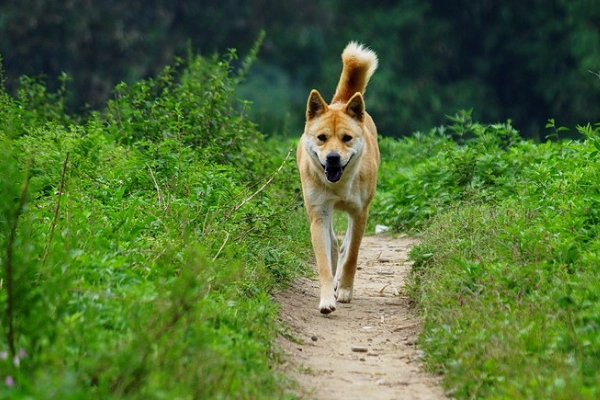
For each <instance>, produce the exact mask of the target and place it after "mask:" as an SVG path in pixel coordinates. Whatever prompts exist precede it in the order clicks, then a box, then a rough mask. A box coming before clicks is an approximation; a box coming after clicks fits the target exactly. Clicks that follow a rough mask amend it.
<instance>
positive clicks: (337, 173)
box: [323, 153, 344, 183]
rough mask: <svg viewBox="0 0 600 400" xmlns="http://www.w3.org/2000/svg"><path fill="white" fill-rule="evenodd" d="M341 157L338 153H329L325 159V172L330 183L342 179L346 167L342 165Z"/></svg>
mask: <svg viewBox="0 0 600 400" xmlns="http://www.w3.org/2000/svg"><path fill="white" fill-rule="evenodd" d="M341 159H342V158H341V157H340V155H339V154H338V153H329V154H327V157H325V165H324V166H323V170H324V171H325V176H326V177H327V180H328V181H329V182H332V183H335V182H337V181H339V180H340V179H342V172H344V166H342V163H341Z"/></svg>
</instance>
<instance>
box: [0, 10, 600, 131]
mask: <svg viewBox="0 0 600 400" xmlns="http://www.w3.org/2000/svg"><path fill="white" fill-rule="evenodd" d="M262 30H264V31H265V34H266V36H265V39H264V41H263V43H262V45H261V48H260V52H259V56H258V61H257V62H255V64H254V65H253V67H252V69H251V72H250V74H249V76H248V79H247V80H246V81H245V83H244V84H242V85H241V86H240V88H239V90H238V94H239V96H240V97H241V98H245V99H249V100H251V101H252V102H253V104H254V105H253V106H252V109H251V114H252V118H253V119H254V120H255V121H256V122H257V123H258V124H259V126H260V128H261V130H262V131H263V132H264V133H266V134H269V135H271V134H282V135H286V136H296V135H299V134H300V133H301V131H302V125H303V115H304V108H305V102H306V98H307V96H308V92H309V91H310V89H312V88H315V89H318V90H319V91H320V92H321V94H322V95H323V96H324V97H325V98H326V99H330V98H331V96H332V95H333V92H334V90H335V85H336V83H337V79H338V77H339V73H340V69H341V64H340V54H341V51H342V49H343V48H344V46H345V45H346V43H347V42H348V41H350V40H356V41H359V42H362V43H364V44H366V45H368V46H369V47H371V48H372V49H373V50H375V52H377V54H378V55H379V58H380V66H379V70H378V71H377V72H376V74H375V75H374V77H373V79H372V81H371V84H370V85H369V89H368V92H367V95H366V101H367V109H368V110H369V112H370V113H371V114H372V115H373V116H374V118H375V120H376V121H377V123H378V128H379V131H380V133H381V134H383V135H386V136H394V137H399V136H404V135H409V134H411V133H412V132H415V131H422V130H429V129H430V128H432V127H433V126H437V125H440V124H442V123H444V122H447V119H446V116H447V115H453V114H455V113H456V112H457V111H458V110H460V109H473V118H474V119H476V120H478V121H480V122H483V123H494V122H505V121H506V120H509V119H510V120H511V121H512V122H513V124H514V126H515V127H516V128H517V129H519V130H520V131H521V133H522V134H523V135H524V136H526V137H531V138H534V139H538V140H543V139H544V138H545V136H546V134H547V129H545V128H544V126H545V124H546V122H547V120H548V119H549V118H554V119H556V123H557V125H564V126H568V127H574V126H575V125H576V124H585V123H588V122H598V121H599V120H600V119H599V118H598V117H599V113H598V110H599V107H598V106H599V105H600V79H599V76H598V73H599V71H600V5H599V4H598V2H597V0H504V1H494V0H455V1H447V0H398V1H391V0H370V1H368V2H366V1H358V0H347V1H341V0H313V1H306V0H304V1H300V0H285V1H282V0H196V1H194V0H20V1H4V2H2V4H1V5H0V55H1V56H2V69H3V70H4V81H5V86H6V87H7V88H8V90H9V91H11V92H14V91H16V90H18V82H19V77H20V76H22V75H28V76H31V77H39V76H41V77H43V79H44V80H45V81H46V83H47V85H48V88H49V90H58V88H59V87H60V85H61V79H60V77H61V76H64V75H63V74H66V76H68V77H69V80H68V83H67V90H68V92H69V94H68V105H69V108H70V110H72V111H73V112H84V111H86V110H89V109H92V110H93V109H100V108H102V107H103V105H104V104H105V102H106V100H107V99H109V98H110V97H111V95H112V90H113V88H114V86H115V85H116V84H117V83H119V82H122V81H124V82H128V83H133V82H135V81H137V80H140V79H144V78H149V77H152V76H154V75H155V74H157V73H158V71H160V70H161V69H162V68H163V67H164V66H165V65H168V64H171V63H172V62H173V61H174V58H175V57H178V56H185V55H186V53H187V52H188V50H192V51H193V52H197V53H200V54H202V55H207V56H209V55H213V54H215V53H218V54H225V53H226V52H227V50H228V49H230V48H235V49H236V50H237V54H238V55H239V57H240V59H241V58H243V57H244V56H245V55H246V54H247V53H248V52H249V50H250V48H251V47H252V46H253V44H254V43H255V42H256V40H257V38H258V37H259V34H260V32H261V31H262Z"/></svg>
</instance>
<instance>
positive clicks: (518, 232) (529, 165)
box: [379, 117, 600, 399]
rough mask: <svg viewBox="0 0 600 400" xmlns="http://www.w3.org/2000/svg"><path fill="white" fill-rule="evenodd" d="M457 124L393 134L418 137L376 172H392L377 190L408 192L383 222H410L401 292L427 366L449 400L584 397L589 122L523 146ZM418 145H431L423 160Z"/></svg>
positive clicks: (595, 131)
mask: <svg viewBox="0 0 600 400" xmlns="http://www.w3.org/2000/svg"><path fill="white" fill-rule="evenodd" d="M461 118H462V117H461ZM461 118H459V117H457V118H456V119H461ZM456 119H455V120H456ZM462 121H463V122H464V124H462V125H460V126H457V125H454V126H451V127H450V128H449V129H447V130H446V131H444V129H440V130H435V131H433V132H432V133H430V134H429V135H425V136H423V137H422V138H421V139H419V138H413V139H406V140H405V141H403V142H401V143H399V144H397V143H393V144H392V146H394V147H395V148H400V149H401V148H403V147H404V148H407V149H411V148H413V147H412V146H415V145H416V143H418V146H419V147H418V148H417V149H414V150H413V151H411V152H410V154H408V155H407V157H408V160H409V161H410V162H414V164H413V165H410V164H406V165H404V164H403V163H399V164H401V166H400V167H399V166H398V165H396V166H394V165H393V163H389V164H388V165H384V167H383V168H382V169H383V171H384V174H390V176H392V177H393V178H394V179H396V181H400V182H402V181H403V182H406V184H404V185H403V186H401V187H394V186H393V185H390V182H394V181H390V182H384V183H383V185H382V186H383V187H384V188H385V189H384V190H387V192H386V193H382V198H383V199H384V200H385V201H390V200H389V199H391V198H392V197H391V195H394V196H398V197H400V196H401V193H402V191H403V190H404V191H405V192H404V193H405V196H409V197H411V198H412V199H413V203H411V204H410V207H411V208H410V209H409V208H407V204H408V203H409V202H408V201H407V200H405V199H403V200H401V201H398V202H397V205H398V208H397V209H392V208H390V210H389V211H387V213H388V217H389V220H392V221H396V219H395V218H402V217H407V218H406V221H407V223H409V224H412V225H410V226H412V228H413V229H420V230H421V232H420V234H421V236H422V243H421V245H420V246H418V247H416V248H414V249H413V251H412V253H411V257H412V258H413V260H414V261H415V264H414V266H413V269H412V273H411V278H410V283H409V285H408V289H409V292H410V294H411V295H412V296H413V298H414V299H415V300H416V301H417V304H418V305H419V308H420V310H421V312H422V313H423V315H424V318H425V329H424V332H423V334H422V336H421V340H420V345H421V346H422V348H423V349H424V350H425V352H426V355H427V363H428V365H429V367H430V368H431V369H432V370H433V371H436V372H439V373H442V374H443V375H444V380H443V384H444V386H445V388H446V389H447V390H448V391H449V393H451V395H452V396H453V397H455V398H461V399H472V398H490V399H595V398H598V396H600V386H599V382H600V339H599V338H600V307H599V304H600V301H599V300H600V298H599V296H600V295H599V293H600V273H599V272H598V267H597V266H598V262H599V261H600V259H599V257H600V251H599V250H600V247H599V245H600V235H599V231H600V228H599V222H600V219H599V216H600V214H599V212H598V207H597V205H598V202H599V201H600V189H599V187H598V182H600V158H599V157H598V155H599V152H598V149H599V147H600V146H599V145H598V143H600V141H599V140H600V139H599V138H600V127H599V126H596V127H593V126H584V127H579V130H580V132H581V133H582V134H583V136H584V139H583V140H581V141H569V142H561V141H557V142H547V143H543V144H537V145H536V144H533V143H530V142H524V141H521V140H518V139H516V138H512V139H511V140H510V141H507V140H506V135H504V133H505V132H506V131H507V128H508V126H507V125H492V126H484V125H481V124H476V123H472V122H470V121H469V120H468V119H462ZM552 126H553V124H552V123H551V124H550V127H552ZM457 129H458V130H459V132H460V133H461V135H458V137H456V136H454V139H455V140H453V141H450V140H449V139H450V137H448V136H445V135H446V134H448V133H450V134H453V135H455V134H456V130H457ZM557 132H560V131H559V130H557ZM463 133H466V134H468V138H467V140H464V138H465V135H463ZM494 135H495V136H496V139H495V140H492V139H494ZM423 143H426V144H428V145H429V147H430V148H434V149H436V150H435V151H433V152H432V153H430V157H428V158H426V157H420V156H419V154H420V153H419V150H418V149H421V151H422V144H423ZM440 143H441V144H440ZM402 157H403V153H400V154H397V155H396V160H398V159H402ZM411 158H412V159H411ZM392 168H394V169H396V171H398V172H396V173H395V174H392V173H391V172H390V170H391V169H392ZM384 176H385V175H384ZM419 187H420V188H422V190H423V192H422V193H419ZM379 201H380V204H381V201H382V200H381V199H380V200H379ZM390 204H392V202H391V201H390ZM411 210H415V211H414V212H412V213H411ZM384 211H385V210H383V211H382V210H381V209H380V210H379V213H380V215H385V213H384ZM411 217H412V219H411ZM410 226H409V227H410ZM396 227H397V228H404V227H406V225H402V224H399V225H396Z"/></svg>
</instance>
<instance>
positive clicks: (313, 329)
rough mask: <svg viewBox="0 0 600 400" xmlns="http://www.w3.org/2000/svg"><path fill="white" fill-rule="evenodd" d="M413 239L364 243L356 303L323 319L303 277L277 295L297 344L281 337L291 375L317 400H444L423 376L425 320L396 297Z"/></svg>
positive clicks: (311, 285)
mask: <svg viewBox="0 0 600 400" xmlns="http://www.w3.org/2000/svg"><path fill="white" fill-rule="evenodd" d="M414 244H415V241H414V239H411V238H391V237H388V236H384V235H377V236H369V237H365V238H364V239H363V243H362V246H361V250H360V254H359V265H358V268H359V271H358V272H357V274H356V281H355V284H354V298H353V300H352V302H351V303H349V304H341V303H338V304H337V306H338V308H337V310H336V311H335V312H334V313H332V314H330V315H328V316H324V315H321V314H320V313H319V311H318V309H317V306H318V303H319V301H318V292H319V285H318V282H317V281H316V280H311V279H301V280H299V281H298V282H297V283H296V284H295V285H294V287H292V288H290V289H288V290H286V291H284V292H282V293H279V294H278V295H277V300H278V301H279V302H280V304H281V312H280V315H281V319H282V320H283V321H284V322H285V323H286V324H287V325H288V326H289V327H290V329H291V331H292V333H293V336H294V338H295V339H297V340H299V341H300V342H301V343H297V342H296V341H293V340H290V339H289V338H285V337H280V339H279V342H280V343H279V344H280V346H281V347H282V348H283V349H284V351H285V354H286V356H285V364H284V368H285V370H286V372H287V373H288V374H289V375H291V376H292V377H293V378H295V379H296V380H297V381H298V382H299V384H300V386H301V388H300V392H301V394H303V395H304V397H305V398H307V399H315V400H325V399H327V400H337V399H343V400H352V399H369V400H379V399H381V400H390V399H403V400H404V399H406V400H417V399H418V400H437V399H445V396H444V394H443V391H442V389H441V388H440V387H438V386H437V385H436V383H437V381H436V378H434V377H432V376H431V375H428V374H426V373H425V372H423V371H422V369H421V365H420V362H419V353H420V351H419V350H418V347H417V336H418V334H419V331H420V328H421V323H420V321H419V319H418V318H417V317H416V315H415V314H414V312H413V311H411V310H410V309H409V306H408V300H407V299H406V298H405V297H403V296H402V295H401V294H399V293H398V290H401V288H402V286H403V283H404V277H405V275H406V273H407V272H408V269H409V268H410V265H409V264H408V263H407V252H408V251H409V250H410V248H411V247H412V246H413V245H414Z"/></svg>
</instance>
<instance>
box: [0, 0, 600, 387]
mask: <svg viewBox="0 0 600 400" xmlns="http://www.w3.org/2000/svg"><path fill="white" fill-rule="evenodd" d="M242 3H243V4H242ZM296 3H297V4H296ZM15 4H16V3H15ZM1 8H2V10H3V14H2V15H3V17H2V18H0V33H2V34H0V52H1V53H2V54H3V57H4V61H3V63H4V65H5V69H6V77H5V76H2V77H1V78H0V81H1V83H2V87H1V88H0V121H1V122H0V154H2V156H3V157H2V158H0V321H1V324H0V398H11V399H19V398H23V399H25V398H48V397H56V398H65V399H88V398H102V399H121V398H128V399H129V398H133V399H136V398H140V399H142V398H143V399H155V398H156V399H159V398H165V397H168V398H217V399H229V398H273V399H280V398H286V396H289V395H288V394H287V390H286V388H287V386H288V385H289V382H288V381H287V380H286V378H285V377H283V376H280V375H279V374H278V373H277V372H276V371H275V370H274V369H273V368H272V367H273V365H274V363H275V362H276V361H277V354H276V352H275V349H274V348H273V345H272V342H273V339H274V337H275V336H276V335H277V333H278V331H279V329H280V326H279V324H278V323H277V320H276V311H277V305H276V304H275V303H274V302H273V301H272V299H271V297H270V294H271V293H272V291H273V290H275V289H276V288H278V287H281V286H282V285H285V284H286V283H287V282H289V281H290V280H291V279H293V278H294V277H295V276H298V274H301V273H306V270H305V266H304V261H305V260H306V259H307V258H308V257H309V254H310V245H309V240H308V229H307V226H306V222H305V217H304V215H303V214H304V213H303V211H302V209H301V199H300V192H299V184H298V180H297V178H296V177H297V172H296V170H295V166H294V162H293V160H292V156H291V154H293V153H290V149H292V148H293V143H292V141H290V140H287V139H285V140H281V136H279V137H278V139H276V140H269V139H267V138H266V135H264V134H262V133H260V132H259V128H258V127H257V126H256V125H255V124H254V123H253V122H251V120H250V115H252V118H253V119H254V120H255V121H256V120H259V121H260V122H261V127H262V128H261V129H262V131H263V132H264V133H268V134H272V133H273V132H276V133H278V132H279V133H284V134H288V133H290V132H294V133H295V132H299V125H300V123H301V122H300V120H301V118H302V117H301V115H302V112H300V113H298V112H297V110H298V109H300V110H302V109H303V104H304V101H305V98H306V94H307V93H308V89H310V87H308V85H310V86H313V85H314V86H315V87H317V88H319V89H321V90H327V88H330V90H332V91H333V89H334V86H332V85H333V84H332V82H335V81H336V80H337V77H338V74H339V68H340V65H339V52H340V50H341V48H342V47H343V46H344V45H345V44H346V42H347V41H349V40H361V41H363V42H365V43H367V44H369V45H371V46H372V47H373V48H374V49H375V50H376V51H377V52H378V54H379V55H380V58H381V61H382V63H381V70H380V72H379V73H378V75H376V76H375V77H374V80H373V82H372V85H371V86H370V88H369V93H368V94H367V97H368V99H367V103H368V104H369V111H370V112H371V113H372V114H373V115H374V117H375V119H376V120H377V121H378V126H379V128H380V131H381V132H382V133H383V134H384V135H385V136H387V137H385V138H382V140H381V144H380V146H381V151H382V160H383V164H382V167H381V173H380V184H379V192H378V195H377V197H376V199H375V200H374V202H373V205H372V221H371V223H372V224H374V223H382V224H385V225H389V226H392V227H393V228H394V229H395V230H396V231H412V232H415V233H416V234H419V235H420V236H421V240H422V242H421V244H420V245H419V246H417V247H415V248H414V250H413V251H412V258H413V260H414V265H413V269H412V272H411V277H410V282H409V284H408V286H407V288H406V289H407V291H408V293H409V295H410V296H411V297H412V298H413V299H414V300H415V302H416V304H417V305H418V307H419V309H420V310H421V311H422V312H423V315H424V318H425V331H424V333H423V335H422V338H421V340H420V346H421V347H422V348H423V349H424V350H425V354H426V360H427V363H428V365H429V366H430V368H431V369H432V370H433V371H436V372H439V373H442V374H444V385H445V386H446V388H447V390H448V391H449V393H451V394H452V396H453V397H456V398H496V399H519V398H536V399H537V398H548V399H563V398H564V399H595V398H598V397H600V385H599V382H600V361H599V360H600V339H599V338H600V308H599V306H598V304H600V299H599V298H598V297H599V295H598V293H600V274H599V273H598V272H597V265H598V262H600V235H599V233H600V232H599V228H598V226H599V223H600V211H598V209H599V207H598V205H599V204H600V190H599V189H598V182H599V181H600V164H599V160H600V124H595V125H591V124H585V123H584V124H583V125H579V126H577V128H576V129H570V130H568V129H566V128H561V127H560V125H563V124H567V125H570V126H574V125H575V124H576V123H580V124H581V123H582V121H594V118H597V115H596V114H594V112H595V110H596V108H597V107H595V105H597V103H598V100H599V96H600V87H599V86H598V84H597V83H598V82H597V81H596V80H595V78H594V76H593V75H591V74H590V73H589V72H595V71H597V70H598V65H600V48H599V47H598V43H599V42H598V40H597V38H598V30H597V21H598V18H599V15H598V12H599V8H598V7H596V4H595V2H593V1H591V0H577V1H566V0H552V1H550V2H544V3H543V4H542V3H541V2H539V1H535V0H530V1H525V2H523V1H518V2H517V1H513V0H510V1H505V2H503V3H502V4H500V3H498V4H492V2H466V1H462V2H459V3H456V4H455V3H453V4H450V3H448V2H442V1H438V0H429V1H426V2H414V1H399V2H388V1H374V2H370V3H369V7H368V8H365V7H364V3H362V2H361V3H358V2H355V1H349V2H339V1H333V0H323V1H318V2H314V3H311V4H310V5H307V4H306V2H303V3H300V2H291V3H290V2H272V1H267V2H264V1H262V2H254V1H247V2H236V1H230V2H225V3H224V2H215V1H212V0H211V1H206V2H202V4H199V3H198V4H192V3H190V2H188V1H184V0H182V1H175V2H173V1H168V2H167V1H163V0H153V1H150V2H143V3H142V2H139V1H129V2H125V3H123V2H114V1H105V2H92V3H90V2H85V4H84V3H82V2H77V1H74V2H60V1H45V2H39V1H25V2H20V3H19V4H18V6H17V5H11V4H5V5H3V6H1ZM273 15H276V16H277V18H272V16H273ZM234 16H235V17H234ZM232 20H234V22H235V23H233V22H232ZM73 21H77V23H74V22H73ZM261 29H265V30H266V39H265V44H264V47H263V57H262V59H261V62H259V63H256V64H254V68H253V69H252V72H250V70H249V68H250V62H249V61H252V60H253V59H254V57H255V56H256V53H257V47H254V48H252V43H253V42H254V41H255V39H256V37H260V33H259V32H260V30H261ZM189 38H191V39H190V41H191V42H192V44H191V45H190V44H189V42H190V41H188V39H189ZM242 39H243V40H242ZM56 43H61V46H59V47H57V46H56ZM230 46H236V47H238V48H240V49H241V50H242V51H244V52H245V51H248V52H249V54H250V55H249V56H248V58H247V59H244V60H238V59H237V58H236V53H235V52H233V51H231V52H229V53H226V55H225V56H224V57H220V58H219V57H200V56H195V55H193V51H190V50H189V49H190V48H200V49H202V50H203V52H205V53H210V52H213V51H215V50H219V49H221V50H222V49H223V48H225V47H230ZM186 52H187V56H186V57H185V58H178V57H177V56H181V55H182V54H186ZM34 55H35V56H34ZM116 59H118V60H120V62H119V63H117V62H114V60H116ZM165 65H166V66H165ZM29 67H31V69H28V68H29ZM63 71H65V72H66V74H65V73H62V72H63ZM40 72H44V73H46V74H47V75H48V77H49V79H48V85H47V84H46V83H45V82H43V81H41V80H39V79H36V78H29V77H23V76H22V74H23V73H26V74H29V75H38V74H39V73H40ZM248 74H250V75H251V76H252V77H253V79H251V80H248V81H245V80H244V79H243V78H244V77H246V76H247V75H248ZM55 77H56V79H55ZM149 77H151V78H149ZM120 81H123V82H124V83H117V82H120ZM272 82H275V86H277V88H278V90H277V91H272V90H270V89H265V88H269V85H272ZM70 88H73V89H74V90H73V93H74V94H73V96H71V95H70V94H69V93H70V90H69V89H70ZM239 96H242V97H243V98H252V99H253V100H254V101H255V104H253V105H252V106H250V104H249V103H248V102H246V101H239V100H236V97H239ZM85 104H87V105H88V106H86V105H85ZM474 105H477V106H478V107H480V108H479V109H478V108H475V109H473V110H472V111H462V112H459V113H457V114H456V115H454V116H452V117H450V118H449V120H447V121H445V123H446V124H445V125H443V126H439V127H437V128H433V129H430V130H426V129H425V128H426V127H431V126H438V125H440V124H442V123H443V122H444V121H443V120H442V118H443V115H445V114H452V113H454V112H455V110H456V109H459V108H469V107H473V106H474ZM87 107H89V108H88V109H87V112H85V113H79V111H80V110H81V109H82V108H84V109H85V108H87ZM72 110H77V111H78V112H77V113H73V112H71V111H72ZM91 110H94V111H91ZM290 110H293V112H290ZM473 116H475V119H477V120H483V121H507V122H504V123H494V124H487V123H477V122H474V121H473ZM550 116H556V118H557V119H558V118H560V120H559V121H558V122H555V121H554V120H549V122H548V123H547V125H546V128H547V132H548V136H547V137H546V138H544V137H543V135H542V136H540V135H539V132H540V127H541V126H542V125H543V124H544V123H545V121H547V119H548V117H550ZM296 118H298V119H296ZM509 118H510V119H509ZM517 128H518V129H517ZM413 131H416V132H417V133H414V134H413V135H411V136H405V135H408V134H410V133H411V132H413ZM423 132H425V133H423ZM391 136H394V137H397V136H405V137H403V138H401V139H393V138H391ZM524 137H527V138H530V139H531V138H533V139H534V140H526V139H524ZM573 137H578V138H580V139H581V140H578V141H574V140H571V139H569V138H573ZM290 177H293V178H291V179H290Z"/></svg>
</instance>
